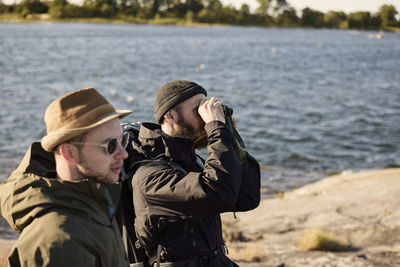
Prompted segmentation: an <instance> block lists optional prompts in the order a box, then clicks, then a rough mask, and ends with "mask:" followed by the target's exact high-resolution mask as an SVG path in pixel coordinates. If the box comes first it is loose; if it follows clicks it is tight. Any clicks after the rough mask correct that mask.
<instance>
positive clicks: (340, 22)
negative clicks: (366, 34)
mask: <svg viewBox="0 0 400 267" xmlns="http://www.w3.org/2000/svg"><path fill="white" fill-rule="evenodd" d="M346 19H347V16H346V13H344V12H343V11H339V12H336V11H329V12H328V13H325V15H324V25H325V26H326V27H328V28H336V29H338V28H344V23H345V22H346Z"/></svg>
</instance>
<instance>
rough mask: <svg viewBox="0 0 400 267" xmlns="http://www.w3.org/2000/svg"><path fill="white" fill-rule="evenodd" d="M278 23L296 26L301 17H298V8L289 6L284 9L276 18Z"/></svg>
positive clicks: (284, 25)
mask: <svg viewBox="0 0 400 267" xmlns="http://www.w3.org/2000/svg"><path fill="white" fill-rule="evenodd" d="M276 23H277V24H278V25H279V26H282V27H295V26H297V25H298V24H299V17H297V14H296V10H295V9H294V8H289V9H287V10H285V11H283V12H282V13H281V14H279V15H278V17H277V18H276Z"/></svg>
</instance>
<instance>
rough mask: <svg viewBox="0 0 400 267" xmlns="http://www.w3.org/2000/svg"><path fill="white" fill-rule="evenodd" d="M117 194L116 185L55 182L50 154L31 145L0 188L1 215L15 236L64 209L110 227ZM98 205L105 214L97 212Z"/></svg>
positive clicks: (53, 166) (35, 145)
mask: <svg viewBox="0 0 400 267" xmlns="http://www.w3.org/2000/svg"><path fill="white" fill-rule="evenodd" d="M119 192H120V185H119V184H113V185H106V184H101V185H100V187H97V185H96V182H95V181H94V180H92V179H84V180H81V181H79V182H68V181H60V180H57V179H56V168H55V160H54V155H53V153H49V152H46V151H44V150H43V148H42V146H41V145H40V143H33V144H32V145H31V146H30V148H29V149H28V151H27V152H26V154H25V156H24V158H23V160H22V161H21V163H20V165H19V166H18V168H17V169H16V170H15V171H14V172H13V173H11V175H10V177H9V178H8V179H7V181H5V182H4V183H2V184H1V185H0V207H1V208H0V213H1V215H2V216H3V217H4V218H5V219H6V220H7V221H8V223H9V224H10V226H11V227H12V228H13V229H14V230H15V231H17V232H21V231H22V230H23V229H24V228H25V227H26V226H28V225H29V224H30V223H31V222H32V221H34V220H35V219H36V218H39V217H40V216H42V215H44V214H46V213H47V212H49V211H54V210H65V209H68V211H69V212H73V213H76V214H78V215H80V216H86V217H91V219H92V220H93V221H95V222H98V223H100V224H104V225H111V221H112V218H113V216H114V214H115V211H116V207H117V204H118V199H119ZM99 202H100V203H104V204H105V205H103V207H107V210H105V208H103V211H104V212H101V211H99V204H98V203H99Z"/></svg>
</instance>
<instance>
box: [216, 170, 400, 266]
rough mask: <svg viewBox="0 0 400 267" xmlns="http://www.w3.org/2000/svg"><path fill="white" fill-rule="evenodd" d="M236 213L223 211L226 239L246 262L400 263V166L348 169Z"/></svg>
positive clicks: (232, 254)
mask: <svg viewBox="0 0 400 267" xmlns="http://www.w3.org/2000/svg"><path fill="white" fill-rule="evenodd" d="M236 217H237V218H236V219H235V218H234V216H233V215H232V213H228V214H224V215H223V221H224V225H225V226H224V230H225V236H226V238H225V239H226V240H229V241H228V247H229V248H230V257H231V258H233V259H235V260H236V262H238V264H239V265H240V266H243V267H250V266H271V267H272V266H274V267H278V266H280V267H283V266H284V267H289V266H295V267H301V266H304V267H305V266H307V267H313V266H315V267H317V266H318V267H319V266H343V267H345V266H346V267H357V266H360V267H368V266H400V168H395V169H384V170H370V171H362V172H351V171H346V172H343V173H341V174H339V175H335V176H331V177H328V178H325V179H323V180H321V181H319V182H316V183H314V184H310V185H307V186H304V187H302V188H298V189H295V190H293V191H290V192H286V193H284V194H280V195H278V196H277V197H276V198H274V199H266V200H264V201H262V203H261V204H260V206H259V207H258V208H257V209H255V210H254V211H250V212H246V213H238V214H236ZM309 231H314V233H315V232H318V233H322V234H323V235H325V236H329V237H330V239H331V240H328V241H327V240H326V239H325V241H324V240H323V239H322V241H321V238H320V237H319V239H318V237H317V236H316V235H314V236H313V237H311V238H310V235H309V234H307V232H308V233H309ZM307 235H308V237H307ZM319 236H321V235H319ZM306 238H308V240H307V239H306ZM304 240H306V241H304ZM332 240H333V241H332ZM307 242H308V243H309V244H307ZM313 242H314V243H313ZM318 242H319V245H315V244H316V243H318ZM332 242H333V243H334V245H335V246H332ZM328 243H330V244H328ZM312 244H314V245H312ZM327 244H328V245H330V246H327ZM324 245H325V246H324ZM307 246H308V247H307Z"/></svg>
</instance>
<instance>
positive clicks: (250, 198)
mask: <svg viewBox="0 0 400 267" xmlns="http://www.w3.org/2000/svg"><path fill="white" fill-rule="evenodd" d="M260 186H261V173H260V164H258V162H257V160H256V159H255V158H253V157H252V156H250V155H249V154H248V153H246V160H245V161H244V163H243V164H242V184H241V186H240V191H239V196H238V198H237V202H236V204H235V207H234V208H233V211H248V210H252V209H255V208H256V207H258V205H259V204H260Z"/></svg>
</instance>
